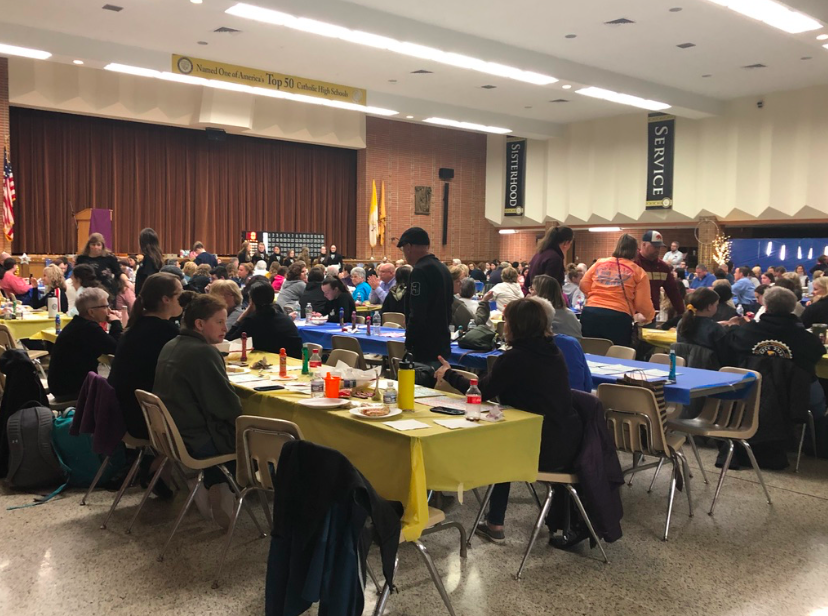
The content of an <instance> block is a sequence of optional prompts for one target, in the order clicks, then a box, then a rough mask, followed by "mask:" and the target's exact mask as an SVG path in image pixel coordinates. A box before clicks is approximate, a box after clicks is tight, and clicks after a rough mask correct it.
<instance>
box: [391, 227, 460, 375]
mask: <svg viewBox="0 0 828 616" xmlns="http://www.w3.org/2000/svg"><path fill="white" fill-rule="evenodd" d="M430 245H431V240H430V239H429V237H428V233H426V231H425V230H424V229H421V228H420V227H411V228H410V229H408V230H406V231H405V233H403V234H402V236H401V237H400V241H399V242H397V247H398V248H402V252H403V256H404V257H405V260H406V261H407V262H408V263H409V264H410V265H412V266H413V267H414V269H413V270H412V271H411V284H410V286H409V309H408V310H409V313H408V319H407V321H406V323H407V327H406V332H405V347H406V348H407V349H408V350H409V351H411V352H412V354H413V355H414V361H418V362H423V363H429V364H432V365H433V366H434V367H435V368H437V367H439V366H440V362H439V360H438V359H437V357H438V356H439V355H442V356H443V357H448V356H449V355H450V354H451V334H450V333H449V323H451V302H452V300H453V298H454V285H453V283H452V281H451V274H450V273H449V271H448V268H447V267H446V266H445V265H444V264H443V263H441V262H440V260H439V259H437V257H435V256H434V255H433V254H431V253H430V252H429V247H430Z"/></svg>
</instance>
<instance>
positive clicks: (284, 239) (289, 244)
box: [242, 231, 325, 257]
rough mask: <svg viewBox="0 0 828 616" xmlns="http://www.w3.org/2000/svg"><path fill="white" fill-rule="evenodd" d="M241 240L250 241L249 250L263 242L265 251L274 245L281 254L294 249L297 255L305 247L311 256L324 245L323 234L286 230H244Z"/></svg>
mask: <svg viewBox="0 0 828 616" xmlns="http://www.w3.org/2000/svg"><path fill="white" fill-rule="evenodd" d="M242 240H247V241H248V242H250V249H251V252H252V251H253V250H255V249H256V244H257V243H258V242H264V245H265V248H266V249H267V252H268V253H270V252H271V251H272V250H273V247H274V246H278V247H279V251H280V252H281V254H283V255H287V253H288V251H289V250H295V251H296V254H297V255H298V254H299V253H300V252H301V250H302V248H305V247H307V249H308V252H310V255H311V257H316V256H318V255H319V249H320V248H322V246H324V245H325V236H324V235H323V234H321V233H293V232H288V231H244V232H242Z"/></svg>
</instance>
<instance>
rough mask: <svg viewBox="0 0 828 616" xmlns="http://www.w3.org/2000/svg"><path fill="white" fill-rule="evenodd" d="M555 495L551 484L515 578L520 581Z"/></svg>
mask: <svg viewBox="0 0 828 616" xmlns="http://www.w3.org/2000/svg"><path fill="white" fill-rule="evenodd" d="M554 495H555V486H553V485H551V484H549V492H547V494H546V500H545V501H544V502H543V507H541V510H540V512H539V513H538V519H537V520H535V527H534V528H533V529H532V536H531V537H530V538H529V545H527V546H526V552H524V554H523V560H522V561H520V567H519V568H518V571H517V573H516V574H515V579H516V580H518V581H520V576H521V575H523V568H524V567H525V566H526V561H527V560H529V553H530V552H531V551H532V548H533V547H534V546H535V541H537V539H538V533H540V529H541V526H543V521H544V520H545V519H546V516H547V514H548V513H549V509H550V508H551V507H552V497H553V496H554Z"/></svg>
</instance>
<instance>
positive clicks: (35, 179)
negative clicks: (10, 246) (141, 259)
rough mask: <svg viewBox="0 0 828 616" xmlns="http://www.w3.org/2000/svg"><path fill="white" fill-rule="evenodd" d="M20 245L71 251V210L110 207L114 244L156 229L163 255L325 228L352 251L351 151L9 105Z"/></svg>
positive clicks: (133, 246)
mask: <svg viewBox="0 0 828 616" xmlns="http://www.w3.org/2000/svg"><path fill="white" fill-rule="evenodd" d="M10 112H11V113H10V115H11V117H10V124H11V142H12V164H13V168H14V177H15V182H16V187H17V202H16V204H15V218H16V226H15V241H14V251H15V252H16V253H17V252H27V253H31V254H35V253H38V254H39V253H50V254H54V253H73V252H74V251H75V249H76V246H75V235H76V233H75V224H74V219H73V217H72V213H73V212H78V211H80V210H82V209H85V208H88V207H96V208H106V209H112V210H113V214H112V231H113V244H114V246H112V247H111V248H112V249H113V250H114V251H116V252H137V251H138V233H139V232H140V230H141V229H143V228H144V227H152V228H153V229H155V230H156V232H157V233H158V235H159V237H160V238H161V246H162V249H163V250H164V251H165V252H170V253H177V252H178V251H179V250H181V249H184V248H187V249H189V248H190V247H191V246H192V244H193V242H194V241H196V240H201V241H202V242H204V245H205V248H207V250H208V251H210V252H216V253H219V254H235V253H236V252H237V251H238V249H239V246H240V244H241V234H242V232H243V231H245V230H247V231H295V232H307V233H324V234H325V239H326V242H327V243H328V244H329V245H330V244H336V245H337V247H338V248H339V250H340V251H341V252H342V253H343V254H345V255H353V254H354V251H355V248H356V151H355V150H347V149H342V148H331V147H326V146H315V145H307V144H300V143H293V142H288V141H277V140H273V139H261V138H255V137H245V136H238V135H229V134H228V135H227V138H226V141H223V142H218V141H208V140H207V136H206V134H205V132H204V131H203V130H195V129H186V128H175V127H170V126H161V125H156V124H143V123H138V122H124V121H120V120H109V119H103V118H94V117H89V116H80V115H71V114H65V113H55V112H49V111H40V110H34V109H25V108H19V107H12V108H11V110H10Z"/></svg>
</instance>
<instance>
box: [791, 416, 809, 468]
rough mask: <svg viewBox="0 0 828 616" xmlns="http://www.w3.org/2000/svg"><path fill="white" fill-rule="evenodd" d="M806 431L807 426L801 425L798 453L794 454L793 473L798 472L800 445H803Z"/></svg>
mask: <svg viewBox="0 0 828 616" xmlns="http://www.w3.org/2000/svg"><path fill="white" fill-rule="evenodd" d="M807 429H808V424H805V423H803V424H802V434H801V435H800V436H799V451H797V452H796V468H794V472H795V473H798V472H799V462H800V460H802V445H804V444H805V430H807Z"/></svg>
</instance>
